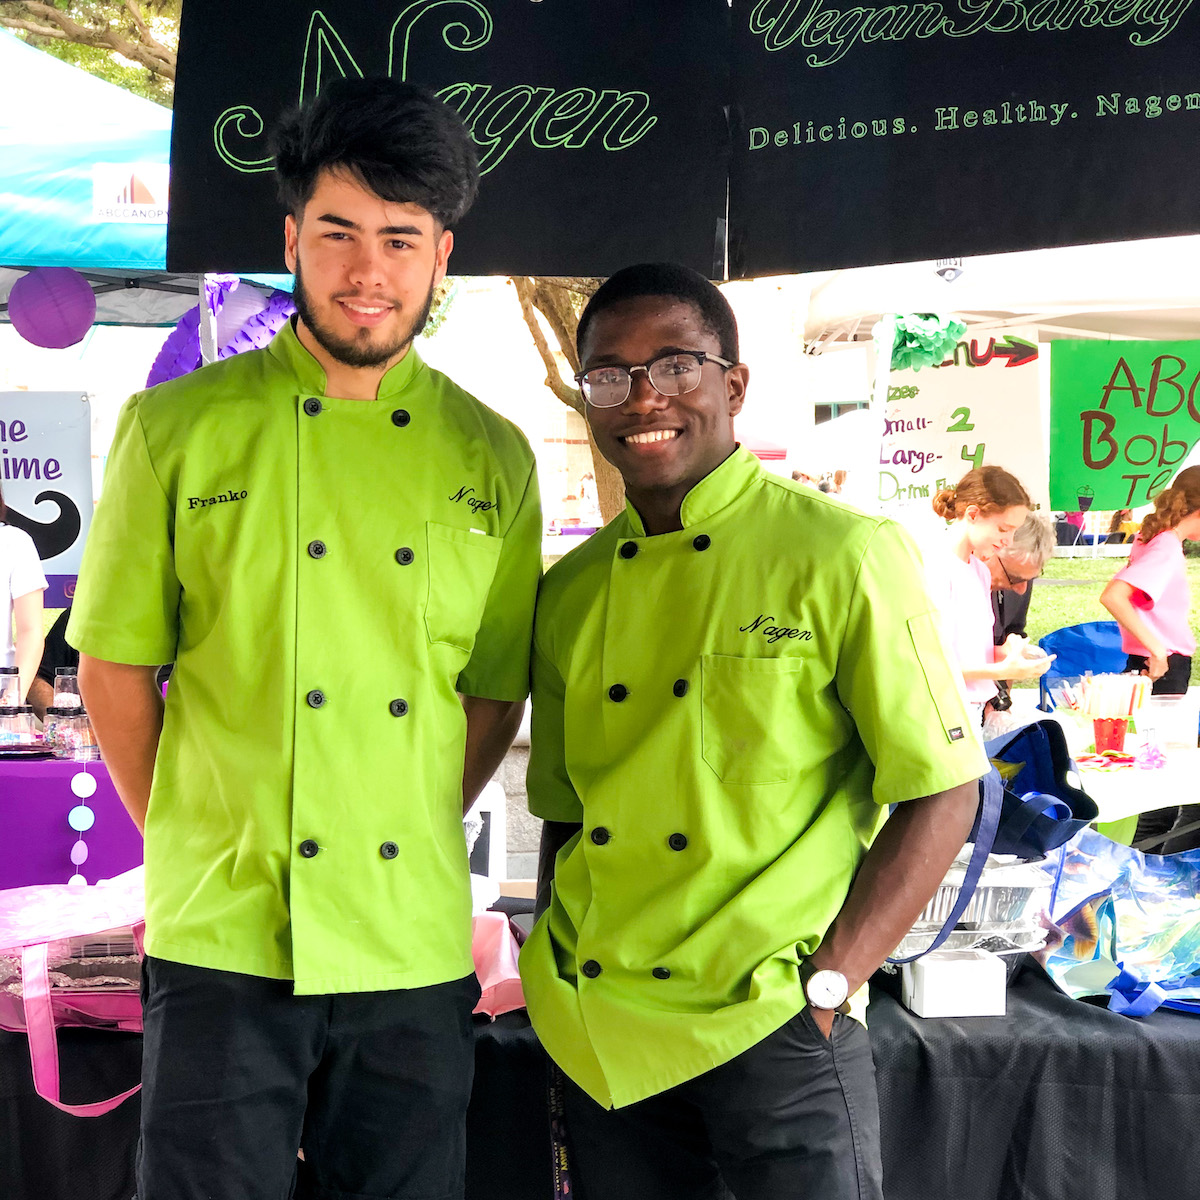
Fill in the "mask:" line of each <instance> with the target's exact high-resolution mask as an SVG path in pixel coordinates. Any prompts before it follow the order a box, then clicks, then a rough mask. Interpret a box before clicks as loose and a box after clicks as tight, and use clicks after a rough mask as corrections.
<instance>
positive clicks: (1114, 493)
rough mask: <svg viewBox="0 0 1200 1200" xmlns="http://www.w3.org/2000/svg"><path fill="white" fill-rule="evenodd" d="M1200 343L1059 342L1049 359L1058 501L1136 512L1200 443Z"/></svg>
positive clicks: (1053, 498) (1071, 506) (1053, 496)
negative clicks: (1130, 509)
mask: <svg viewBox="0 0 1200 1200" xmlns="http://www.w3.org/2000/svg"><path fill="white" fill-rule="evenodd" d="M1198 393H1200V342H1092V341H1079V342H1066V341H1064V342H1056V343H1055V344H1054V346H1053V348H1052V352H1051V355H1050V502H1051V503H1052V504H1054V505H1055V506H1056V507H1057V508H1062V509H1067V510H1072V511H1073V510H1075V509H1082V510H1084V511H1085V512H1086V511H1087V510H1088V509H1089V508H1093V507H1094V508H1096V509H1097V510H1104V511H1107V510H1109V509H1118V508H1137V507H1138V506H1139V505H1142V504H1148V503H1149V502H1150V501H1152V500H1153V499H1154V497H1155V496H1157V495H1158V493H1159V492H1161V491H1162V490H1163V488H1165V487H1166V486H1167V484H1169V483H1170V482H1171V479H1172V477H1173V476H1174V475H1175V473H1176V472H1177V471H1178V470H1179V469H1180V467H1181V466H1182V465H1183V463H1184V461H1185V460H1186V459H1187V457H1188V455H1189V453H1190V452H1191V450H1192V448H1193V447H1194V446H1195V445H1196V442H1197V439H1200V394H1198Z"/></svg>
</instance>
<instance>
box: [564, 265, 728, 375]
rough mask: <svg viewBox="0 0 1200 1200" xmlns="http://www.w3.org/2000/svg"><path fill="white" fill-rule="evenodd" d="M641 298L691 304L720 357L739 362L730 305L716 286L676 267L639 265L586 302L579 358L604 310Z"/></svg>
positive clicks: (579, 335)
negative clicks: (655, 297) (717, 344)
mask: <svg viewBox="0 0 1200 1200" xmlns="http://www.w3.org/2000/svg"><path fill="white" fill-rule="evenodd" d="M640 296H668V297H670V298H671V299H672V300H681V301H682V302H683V303H684V304H690V305H691V306H692V308H694V309H695V310H696V312H697V313H698V314H699V316H700V319H701V321H702V322H703V324H704V327H705V329H707V330H708V332H709V333H711V334H712V335H713V337H715V338H716V339H717V342H718V343H719V345H720V347H721V357H722V358H727V359H729V360H730V362H737V361H738V328H737V320H736V319H735V317H734V315H733V309H732V308H730V307H729V301H728V300H726V299H725V297H724V296H723V295H722V294H721V291H720V289H719V288H718V287H716V285H715V284H712V283H710V282H709V281H708V280H707V279H705V278H704V276H703V275H701V274H700V273H699V272H698V271H693V270H691V269H690V268H688V267H681V266H679V265H678V264H677V263H639V264H638V265H637V266H634V267H625V268H623V269H622V270H620V271H618V272H617V273H616V274H615V275H612V276H610V277H609V278H608V279H606V280H605V281H604V282H603V283H602V284H601V285H600V286H599V288H597V289H596V293H595V295H593V296H592V298H591V299H590V300H589V301H588V302H587V307H586V308H585V309H584V310H583V313H582V315H581V316H580V318H579V328H578V329H577V330H576V332H575V349H576V350H577V351H578V353H579V355H580V357H581V358H582V355H583V344H584V342H585V341H586V340H587V334H588V330H589V329H590V328H591V324H592V322H593V321H594V320H595V319H596V317H598V316H599V315H600V314H601V313H602V312H604V311H605V310H606V309H609V308H613V307H615V306H616V305H618V304H620V303H622V302H623V301H625V300H635V299H637V298H638V297H640Z"/></svg>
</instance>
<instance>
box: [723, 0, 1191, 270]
mask: <svg viewBox="0 0 1200 1200" xmlns="http://www.w3.org/2000/svg"><path fill="white" fill-rule="evenodd" d="M732 23H733V51H734V59H733V75H732V78H733V83H734V89H735V94H734V102H735V104H734V111H735V113H736V114H737V115H738V117H739V122H738V126H737V128H736V131H735V135H734V159H733V168H732V172H731V178H730V263H731V271H732V273H733V274H735V275H750V276H755V275H763V274H773V273H777V272H792V271H813V270H826V269H830V268H839V267H846V266H864V265H872V264H876V263H893V262H911V261H915V260H918V259H924V258H941V257H946V256H949V255H964V254H982V253H991V252H997V251H1005V250H1025V249H1030V248H1036V247H1042V246H1061V245H1075V244H1082V243H1090V242H1103V241H1112V240H1114V239H1118V238H1140V237H1150V236H1155V235H1163V234H1173V233H1180V234H1182V233H1194V232H1195V230H1196V228H1197V223H1198V220H1197V218H1198V216H1200V154H1197V153H1196V151H1197V149H1198V148H1200V77H1198V76H1197V72H1196V50H1197V43H1198V42H1200V5H1194V4H1193V0H930V2H928V3H926V2H917V3H900V4H890V3H860V2H857V0H732ZM1154 179H1160V180H1161V179H1167V180H1169V181H1170V186H1166V187H1159V188H1156V189H1155V197H1154V202H1153V203H1147V202H1146V185H1147V181H1148V180H1154Z"/></svg>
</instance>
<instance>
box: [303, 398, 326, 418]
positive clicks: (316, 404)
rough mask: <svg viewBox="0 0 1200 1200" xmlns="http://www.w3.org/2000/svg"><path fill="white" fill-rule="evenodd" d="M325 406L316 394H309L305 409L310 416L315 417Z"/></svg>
mask: <svg viewBox="0 0 1200 1200" xmlns="http://www.w3.org/2000/svg"><path fill="white" fill-rule="evenodd" d="M323 407H324V406H323V405H322V404H321V402H320V400H318V399H317V398H316V396H309V398H308V399H307V400H305V402H304V411H305V412H306V413H307V414H308V415H309V416H310V417H315V416H316V415H317V413H319V412H320V411H321V409H322V408H323Z"/></svg>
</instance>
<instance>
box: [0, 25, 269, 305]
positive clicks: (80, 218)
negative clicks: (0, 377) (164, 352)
mask: <svg viewBox="0 0 1200 1200" xmlns="http://www.w3.org/2000/svg"><path fill="white" fill-rule="evenodd" d="M170 158H171V111H170V109H167V108H163V107H162V106H161V105H159V104H155V103H153V102H152V101H150V100H144V99H143V98H142V97H140V96H135V95H133V94H132V93H130V92H127V91H125V90H124V89H123V88H119V87H117V86H115V85H114V84H111V83H106V82H105V81H104V80H103V79H98V78H96V77H95V76H94V75H89V74H88V73H87V72H86V71H81V70H80V69H79V68H78V67H73V66H71V65H70V64H69V63H65V62H63V61H62V60H61V59H57V58H55V57H54V56H53V55H51V54H46V53H45V52H44V51H42V50H37V49H35V48H34V47H32V46H28V45H26V44H25V43H24V42H23V41H21V40H20V39H19V38H16V37H14V36H13V35H12V34H10V33H5V32H3V31H0V321H6V320H7V319H8V293H9V291H10V290H11V288H12V286H13V284H14V283H15V282H16V281H17V280H18V279H19V278H20V277H21V276H22V275H23V274H24V273H25V271H27V270H30V269H31V268H33V267H72V268H74V269H75V270H76V271H78V272H79V273H80V274H81V275H83V276H84V277H85V278H86V279H88V281H89V282H90V283H91V285H92V290H93V291H94V292H95V293H96V323H97V324H103V325H166V326H169V325H174V324H175V322H176V321H177V320H178V319H179V318H180V317H181V316H182V315H183V314H184V313H185V312H186V311H187V310H188V309H189V308H191V307H192V306H193V305H195V304H196V301H197V295H198V287H199V281H198V279H197V277H196V276H195V275H172V274H168V273H167V272H166V269H165V268H166V261H167V184H168V174H169V169H170V167H169V164H170ZM264 281H265V282H269V284H272V285H275V286H286V284H284V283H282V281H280V280H277V279H275V278H271V279H270V280H269V281H267V280H266V277H264Z"/></svg>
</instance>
